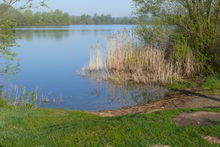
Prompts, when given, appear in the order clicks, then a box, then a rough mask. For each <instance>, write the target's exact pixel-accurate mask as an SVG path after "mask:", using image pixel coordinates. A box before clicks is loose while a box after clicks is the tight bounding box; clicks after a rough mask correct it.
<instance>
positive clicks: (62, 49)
mask: <svg viewBox="0 0 220 147" xmlns="http://www.w3.org/2000/svg"><path fill="white" fill-rule="evenodd" d="M132 28H133V26H129V25H98V26H93V25H79V26H44V27H42V26H38V27H34V28H33V27H28V28H27V27H26V28H19V29H17V36H18V38H19V39H18V40H17V42H18V44H19V47H14V48H13V50H14V51H15V52H16V53H17V54H18V56H17V58H18V59H19V63H20V67H19V68H20V71H19V72H15V73H16V74H13V75H11V76H9V77H7V76H0V85H22V86H24V87H25V89H26V91H35V90H36V89H38V90H39V89H40V93H43V94H46V96H41V97H44V98H45V97H46V98H45V99H41V100H37V102H39V104H40V106H41V107H51V108H64V109H74V110H88V111H97V110H106V109H118V108H121V107H124V106H132V105H138V104H142V103H146V102H148V101H150V100H155V99H159V98H161V97H163V96H164V94H166V93H167V90H166V89H163V88H162V87H160V86H153V85H137V84H130V83H129V84H128V83H126V84H123V85H117V84H113V83H110V82H104V83H103V82H101V83H97V82H96V81H94V80H92V79H89V78H84V77H81V76H79V75H78V71H80V69H81V68H82V67H83V66H84V65H85V64H86V63H88V60H89V55H90V51H91V48H92V47H93V46H94V45H95V44H96V43H97V42H99V43H100V44H101V45H104V46H107V41H108V37H109V36H110V35H112V34H113V33H116V32H117V31H119V30H123V29H128V30H131V29H132ZM5 70H6V69H5ZM6 87H7V86H6ZM57 98H58V100H59V101H56V99H57ZM60 99H61V101H60ZM54 101H55V103H53V102H54ZM41 102H44V103H41ZM51 102H52V103H51Z"/></svg>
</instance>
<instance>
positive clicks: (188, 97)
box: [90, 89, 220, 117]
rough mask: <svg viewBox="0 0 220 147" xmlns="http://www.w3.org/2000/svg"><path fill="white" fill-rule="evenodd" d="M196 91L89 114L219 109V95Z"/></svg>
mask: <svg viewBox="0 0 220 147" xmlns="http://www.w3.org/2000/svg"><path fill="white" fill-rule="evenodd" d="M203 92H204V91H202V92H200V91H199V90H198V89H189V90H180V91H179V92H174V93H171V94H169V95H167V96H165V97H164V98H162V99H161V100H158V101H154V102H149V103H146V104H142V105H137V106H129V107H123V108H121V109H118V110H104V111H97V112H90V113H92V114H95V115H98V116H101V117H117V116H124V115H129V114H140V113H152V112H156V111H161V110H173V109H180V108H220V95H219V94H218V95H215V94H211V95H210V94H208V95H207V94H204V93H203Z"/></svg>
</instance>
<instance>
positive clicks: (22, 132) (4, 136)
mask: <svg viewBox="0 0 220 147" xmlns="http://www.w3.org/2000/svg"><path fill="white" fill-rule="evenodd" d="M201 110H203V111H215V112H220V109H219V108H218V109H217V108H216V109H182V110H172V111H161V112H155V113H152V114H136V115H128V116H123V117H113V118H101V117H98V116H95V115H93V114H89V113H86V112H78V111H65V110H58V109H41V108H30V107H1V108H0V113H1V115H0V146H1V147H30V146H33V147H35V146H39V147H58V146H60V147H69V146H145V147H146V146H151V145H155V144H163V145H172V146H173V147H175V146H206V147H209V146H215V145H212V144H209V143H208V142H206V141H204V140H203V139H202V137H203V136H217V137H220V133H219V132H220V124H219V122H216V123H215V124H213V125H211V126H203V127H201V126H200V127H181V126H177V125H176V124H175V122H174V118H175V117H176V116H177V115H178V114H180V113H182V112H191V111H201Z"/></svg>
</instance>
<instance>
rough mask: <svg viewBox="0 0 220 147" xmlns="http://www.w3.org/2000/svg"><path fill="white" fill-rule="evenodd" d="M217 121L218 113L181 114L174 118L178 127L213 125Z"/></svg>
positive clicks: (219, 114)
mask: <svg viewBox="0 0 220 147" xmlns="http://www.w3.org/2000/svg"><path fill="white" fill-rule="evenodd" d="M219 121H220V113H218V112H194V113H183V114H180V115H179V116H178V117H177V118H176V124H177V125H180V126H204V125H213V124H215V122H219Z"/></svg>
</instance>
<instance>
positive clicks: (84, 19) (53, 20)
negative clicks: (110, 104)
mask: <svg viewBox="0 0 220 147" xmlns="http://www.w3.org/2000/svg"><path fill="white" fill-rule="evenodd" d="M3 8H4V6H2V5H0V9H3ZM7 15H8V17H10V18H11V19H13V20H14V21H16V23H17V25H20V26H21V25H70V24H135V22H136V19H135V18H134V17H117V18H115V17H112V16H111V15H104V14H102V15H98V14H94V15H93V16H91V15H87V14H84V15H81V16H71V15H69V14H68V13H64V12H63V11H61V10H55V11H50V12H36V13H33V12H32V10H25V11H18V10H15V9H13V8H11V9H10V10H9V11H8V14H7Z"/></svg>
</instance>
